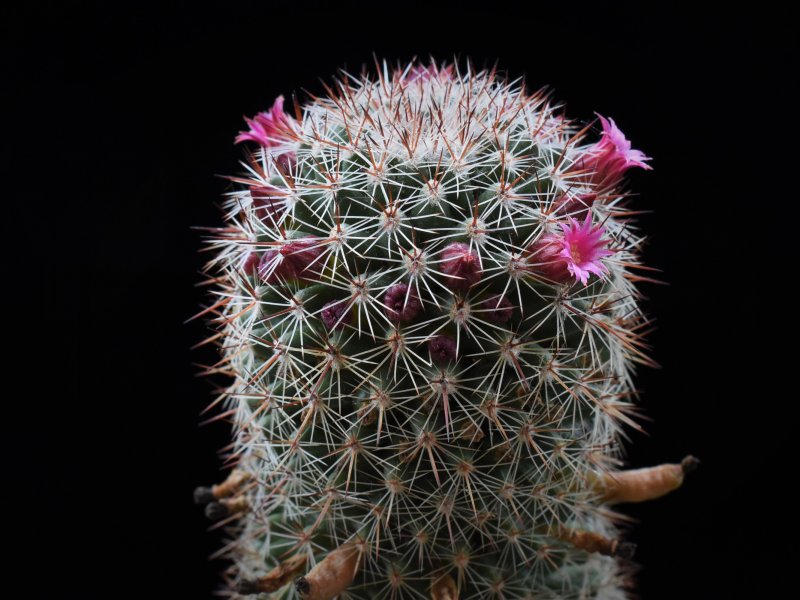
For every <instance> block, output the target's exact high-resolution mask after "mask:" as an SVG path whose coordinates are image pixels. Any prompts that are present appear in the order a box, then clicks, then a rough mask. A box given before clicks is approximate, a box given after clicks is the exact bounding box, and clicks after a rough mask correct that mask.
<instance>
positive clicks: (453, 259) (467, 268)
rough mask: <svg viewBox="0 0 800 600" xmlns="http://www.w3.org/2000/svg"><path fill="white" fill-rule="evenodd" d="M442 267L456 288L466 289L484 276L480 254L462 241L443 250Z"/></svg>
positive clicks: (450, 282)
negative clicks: (479, 259) (479, 258)
mask: <svg viewBox="0 0 800 600" xmlns="http://www.w3.org/2000/svg"><path fill="white" fill-rule="evenodd" d="M441 269H442V273H444V274H445V275H449V281H448V283H449V284H450V285H451V286H453V287H454V288H456V289H462V290H466V289H468V288H470V287H472V286H473V285H475V284H476V283H478V282H479V281H480V280H481V277H482V276H483V273H482V272H481V265H480V262H479V261H478V255H477V254H475V253H474V252H472V251H471V250H470V249H469V246H468V245H467V244H464V243H461V242H453V243H452V244H449V245H448V246H446V247H445V248H444V250H442V262H441Z"/></svg>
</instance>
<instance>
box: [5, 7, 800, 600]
mask: <svg viewBox="0 0 800 600" xmlns="http://www.w3.org/2000/svg"><path fill="white" fill-rule="evenodd" d="M2 10H3V11H4V15H3V17H4V18H3V19H2V27H3V40H4V45H5V46H6V48H5V50H4V51H3V55H2V65H3V72H4V76H3V91H2V96H3V98H4V99H6V100H11V102H12V104H11V106H12V108H11V110H8V111H6V112H4V114H3V121H4V123H5V124H4V135H3V137H4V140H3V150H2V156H1V157H0V158H2V167H3V170H4V171H5V172H6V175H5V176H4V178H3V181H4V187H5V189H6V191H7V194H3V196H4V197H3V201H4V203H5V206H6V207H8V208H10V209H11V210H10V213H8V212H7V213H6V217H4V221H5V226H4V229H5V230H6V233H5V234H4V241H5V242H6V243H7V245H8V250H7V251H6V252H5V257H6V259H5V261H3V264H2V271H3V273H8V275H7V276H6V277H4V281H5V283H6V284H7V285H6V288H7V289H6V293H5V294H4V296H5V299H6V300H7V301H9V307H8V309H7V312H6V315H7V317H6V323H7V325H9V327H7V332H8V335H7V337H6V343H7V345H8V349H9V350H10V352H9V354H10V355H11V356H12V360H13V361H14V362H13V363H12V365H13V369H12V371H11V373H10V374H9V376H8V378H7V382H8V383H10V384H11V387H13V390H11V391H13V393H9V395H8V396H7V397H6V398H5V399H4V401H3V405H4V407H5V410H4V418H3V428H4V430H5V433H4V435H3V440H4V443H5V445H7V449H6V452H5V454H4V458H5V461H4V469H5V470H6V473H7V476H6V481H7V487H8V490H9V491H8V492H7V494H6V496H7V498H6V499H8V500H11V505H12V508H11V509H10V510H9V511H8V512H7V513H6V514H5V515H4V516H5V517H6V521H7V522H8V524H9V525H20V526H21V529H22V533H23V536H22V537H21V538H20V539H19V540H18V541H15V542H13V543H12V542H10V541H9V542H7V544H8V547H7V550H11V552H12V555H13V556H14V557H15V558H17V559H19V563H20V567H21V569H15V570H14V571H13V572H12V573H11V574H10V576H9V577H8V581H9V583H11V584H20V585H22V586H23V587H24V588H25V589H26V590H27V592H26V595H25V596H24V597H47V598H82V599H94V598H98V599H99V598H103V599H106V598H116V599H119V600H122V599H127V598H137V599H144V598H147V599H157V598H158V599H160V598H196V599H200V598H210V597H211V596H212V593H213V591H214V590H215V588H216V586H217V584H218V576H217V572H218V570H220V569H221V564H220V563H218V562H208V560H207V557H208V555H209V554H211V553H212V552H213V551H214V550H216V549H217V548H218V547H219V544H220V540H219V538H218V535H217V534H215V533H209V532H207V531H206V528H207V527H208V522H207V521H206V520H205V519H204V518H203V517H202V514H201V513H202V511H201V510H200V509H198V508H196V507H195V506H193V505H192V501H191V493H192V489H193V487H194V486H195V485H197V484H200V483H210V482H212V481H214V480H217V479H219V478H220V477H221V475H220V472H219V468H220V462H219V460H218V458H217V454H216V452H217V450H218V449H219V448H221V447H222V446H223V445H224V444H225V443H227V441H228V426H227V425H226V424H214V425H210V426H206V427H200V426H199V422H200V421H201V418H200V416H199V412H200V411H201V409H202V408H203V407H204V406H205V405H206V404H207V403H208V402H209V400H210V399H211V397H212V396H211V394H212V391H213V390H212V387H211V385H210V383H209V382H208V381H206V380H203V379H199V378H197V377H195V374H196V372H197V368H196V367H195V366H193V364H192V363H204V364H207V363H209V362H210V361H213V360H214V354H213V351H209V350H199V351H190V350H189V347H190V346H191V345H192V344H194V343H196V342H198V341H199V340H200V339H201V338H202V337H203V336H204V333H205V330H204V327H203V325H202V324H201V323H197V322H194V323H190V324H188V325H185V324H184V323H183V322H184V320H185V319H187V318H188V317H189V316H191V315H192V314H193V313H194V312H195V311H196V310H197V309H198V308H199V307H200V306H201V304H202V303H203V302H205V298H204V291H203V289H201V288H198V287H196V284H197V283H198V281H199V280H200V276H199V274H198V270H199V268H200V266H201V264H202V261H203V257H202V256H200V255H198V254H197V249H198V248H199V247H200V244H201V242H200V236H199V234H198V232H196V231H193V230H192V229H190V228H191V227H192V226H214V225H218V224H219V223H220V214H219V212H218V209H217V208H216V206H215V203H216V202H218V200H219V199H220V197H221V194H222V193H223V192H224V191H225V190H226V182H225V181H224V179H222V178H220V177H218V176H217V175H220V174H222V175H228V174H235V173H237V172H238V171H239V169H240V166H239V164H238V161H239V160H240V158H241V157H242V150H241V148H239V147H234V146H233V144H232V142H233V138H234V136H235V135H236V133H237V132H238V131H239V129H240V128H241V127H242V125H243V123H242V120H241V116H242V115H252V114H254V113H255V112H257V111H259V110H263V109H265V108H266V107H268V106H269V105H271V102H272V99H273V98H274V97H275V96H276V95H278V94H281V93H282V94H286V95H287V96H288V95H289V94H291V93H292V92H293V91H297V92H299V93H300V94H301V97H302V92H301V90H302V89H303V88H305V89H308V90H310V91H312V92H319V91H321V89H322V86H321V84H320V83H319V78H320V77H323V78H326V77H328V78H329V76H330V75H332V74H334V72H335V70H336V69H337V68H339V67H347V68H350V69H354V70H358V69H359V68H360V66H361V64H362V63H365V62H366V63H369V62H371V60H372V53H373V52H375V53H376V54H377V55H378V56H380V57H386V58H388V59H392V60H395V59H402V60H407V59H410V58H411V57H412V56H413V55H421V56H427V55H429V54H433V55H434V56H436V57H437V58H439V59H444V58H449V57H452V56H453V55H454V54H456V55H458V56H459V57H461V58H465V57H471V58H472V59H473V60H474V61H475V63H476V64H478V65H479V66H480V65H490V64H491V63H493V62H494V61H495V60H497V61H498V64H499V66H500V68H502V69H505V70H507V71H508V72H509V73H510V74H511V75H521V74H526V75H527V81H528V84H529V86H531V87H536V88H538V87H540V86H542V85H550V86H552V87H553V88H554V90H555V96H554V98H555V99H556V100H559V101H563V102H565V103H566V110H567V112H568V114H569V115H570V116H573V117H579V118H584V119H591V118H592V117H593V111H595V110H597V111H599V112H601V113H602V114H604V115H610V116H612V117H614V118H615V119H616V121H617V123H618V124H619V125H620V127H621V128H622V129H623V131H625V133H626V134H627V135H628V136H629V137H630V138H631V139H632V140H633V143H634V147H636V148H641V149H642V150H644V151H645V152H646V153H647V154H648V155H650V156H652V157H654V158H653V161H652V165H653V167H654V170H653V171H652V172H649V173H644V172H638V173H634V174H633V176H632V182H631V188H632V189H633V190H634V191H636V192H638V193H639V195H640V197H639V198H637V199H636V201H635V206H636V207H638V208H640V209H643V210H651V211H652V212H651V213H649V214H646V215H643V217H642V219H641V222H642V225H643V227H644V229H645V230H646V231H647V232H648V233H649V235H650V245H649V246H648V247H647V249H646V258H647V261H648V263H649V264H651V265H653V266H656V267H658V268H660V269H662V270H663V274H662V277H663V279H664V280H665V281H667V282H669V285H667V286H656V285H648V286H645V291H646V293H647V295H648V296H649V299H648V300H647V302H646V308H647V310H648V311H649V313H650V314H651V315H653V316H654V317H655V318H656V320H657V323H658V329H657V330H656V331H655V332H654V333H653V335H652V336H651V338H650V339H651V341H652V343H653V346H654V349H653V356H654V357H655V359H656V360H657V361H658V362H659V363H660V364H661V365H662V368H661V369H659V370H642V372H641V373H640V376H639V379H638V381H639V383H640V385H641V389H642V390H643V392H644V393H643V396H642V406H643V408H644V410H645V412H646V414H647V415H648V417H650V418H652V419H653V422H652V423H646V428H647V430H648V432H649V435H648V436H644V435H638V434H632V435H631V438H632V443H631V444H630V455H629V458H630V462H631V464H632V465H634V466H644V465H650V464H655V463H658V462H662V461H675V460H679V459H680V458H681V457H682V456H683V455H685V454H686V453H689V452H691V453H694V454H696V455H697V456H699V457H700V458H701V459H702V460H703V465H702V468H701V470H700V471H699V472H698V473H697V474H696V476H693V477H692V478H691V481H690V482H689V483H688V485H687V486H686V487H685V488H684V489H682V490H681V491H679V492H677V493H675V494H673V495H672V496H670V497H667V498H665V499H663V500H659V501H657V502H652V503H650V504H647V505H643V506H635V507H631V508H630V509H629V510H628V513H629V514H630V515H632V516H633V517H635V518H637V519H639V520H640V523H639V524H638V525H636V526H635V527H633V529H632V531H631V533H630V538H631V539H632V540H634V541H635V542H637V543H638V545H639V550H638V554H637V560H638V561H639V562H640V564H642V565H643V566H642V569H641V572H640V574H639V576H638V581H639V588H638V589H639V592H640V594H641V596H642V597H643V598H644V599H646V600H655V599H658V598H670V599H674V598H686V599H687V600H688V599H690V598H691V599H707V598H761V597H763V598H769V597H785V596H788V595H790V594H791V587H789V585H788V583H787V582H788V580H789V579H790V575H791V571H792V570H793V569H794V568H796V565H797V564H798V559H800V556H799V555H798V551H797V541H796V540H797V534H798V530H797V525H796V522H797V516H796V514H797V496H796V494H795V493H794V492H792V491H791V486H792V485H795V484H796V482H797V479H798V477H797V473H796V470H795V469H796V465H795V463H796V461H792V462H791V463H790V461H789V458H790V457H791V456H792V455H794V454H796V452H795V444H796V439H797V433H796V428H797V423H798V420H797V418H796V417H797V410H796V408H795V405H796V403H797V402H798V400H799V399H798V393H797V389H796V385H794V382H795V371H794V369H792V367H791V362H792V361H791V359H792V358H793V353H794V350H793V348H792V346H791V343H792V342H793V335H794V331H796V326H795V321H796V318H795V316H794V314H793V313H794V312H795V311H796V310H797V308H796V301H795V298H796V295H795V293H793V292H791V291H790V287H789V286H790V284H791V283H792V282H793V281H794V280H795V272H796V270H797V264H798V263H797V252H796V251H795V250H794V244H795V243H796V242H795V238H796V237H797V233H796V231H795V230H796V216H797V211H796V209H795V207H794V205H795V204H796V203H797V202H798V198H797V192H796V189H797V184H796V182H795V178H796V173H797V168H796V167H795V164H794V163H795V162H796V151H794V150H793V149H792V144H795V143H796V142H797V139H796V136H795V135H794V133H793V130H794V121H795V120H796V119H797V116H798V115H797V110H796V100H795V97H794V96H793V95H792V94H793V93H792V90H790V84H792V83H796V80H797V73H798V61H797V53H796V50H797V46H796V39H795V38H794V37H793V36H796V31H794V30H793V27H794V24H795V23H796V20H795V19H794V17H793V15H791V14H789V13H788V12H786V11H784V10H778V9H774V8H772V7H770V6H768V5H766V4H764V3H762V2H759V3H752V5H750V6H749V7H748V8H746V9H732V8H730V7H728V8H724V9H719V10H717V9H713V8H703V7H701V6H700V3H695V4H689V5H675V4H672V3H660V4H659V5H658V6H654V7H650V8H643V7H641V6H635V5H628V4H622V3H613V4H603V3H597V2H596V3H592V4H591V5H590V7H581V6H580V5H577V4H573V3H569V5H565V6H564V7H563V8H561V9H557V8H553V6H551V5H549V3H548V4H545V3H537V2H526V3H524V4H521V5H519V6H514V5H513V4H512V3H510V2H482V3H471V2H461V3H453V4H451V5H444V4H442V5H437V6H435V7H434V6H433V5H431V4H430V3H427V2H395V3H388V2H387V3H385V4H383V5H382V6H381V5H380V3H379V2H377V1H376V2H361V3H349V4H348V3H345V2H335V3H321V2H309V1H302V0H297V1H295V2H280V3H277V2H268V1H262V2H258V3H254V4H253V5H252V6H246V5H241V4H236V5H232V4H230V3H220V4H217V5H203V6H201V5H200V3H185V4H180V5H170V6H169V7H167V8H165V7H164V6H162V7H160V8H155V7H148V8H146V9H145V8H143V6H142V5H141V4H138V3H137V4H136V5H127V6H126V5H122V4H119V3H114V4H111V3H109V5H104V4H102V3H99V2H98V3H83V5H82V6H81V7H79V8H76V7H67V6H51V5H46V4H39V3H33V4H27V5H26V7H24V8H20V7H16V9H15V10H14V13H13V14H12V13H11V12H9V10H10V9H9V7H8V6H6V8H3V9H2ZM14 266H17V267H21V269H20V270H21V271H22V276H21V277H19V276H18V275H16V274H15V275H13V276H12V275H11V270H10V267H14ZM773 334H775V335H773ZM794 339H796V338H794ZM781 341H783V342H789V344H790V345H789V346H788V348H787V347H784V346H783V345H781V343H779V342H781ZM15 359H16V360H15ZM26 509H31V511H30V512H29V511H28V510H26Z"/></svg>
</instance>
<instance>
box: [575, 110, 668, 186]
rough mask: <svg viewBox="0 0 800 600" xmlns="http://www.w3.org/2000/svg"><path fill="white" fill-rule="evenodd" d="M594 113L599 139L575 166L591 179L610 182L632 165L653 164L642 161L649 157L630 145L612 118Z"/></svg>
mask: <svg viewBox="0 0 800 600" xmlns="http://www.w3.org/2000/svg"><path fill="white" fill-rule="evenodd" d="M597 116H598V117H600V122H601V123H602V124H603V133H602V134H601V137H600V141H598V142H597V143H596V144H595V145H594V146H592V147H591V148H589V149H588V150H587V151H586V154H585V155H584V157H583V158H582V159H580V160H579V161H578V162H577V166H578V168H579V169H581V170H583V169H585V170H587V171H590V175H589V177H590V180H591V181H592V182H593V183H597V184H604V185H608V186H613V185H616V184H617V183H619V181H620V180H621V179H622V176H623V175H624V174H625V171H627V170H628V169H630V168H632V167H640V168H642V169H647V170H650V169H652V168H653V167H651V166H650V165H648V164H645V161H647V160H650V157H649V156H645V155H644V153H643V152H642V151H641V150H633V149H631V143H630V142H629V141H628V140H627V139H625V134H623V133H622V131H620V130H619V128H618V127H617V124H616V123H614V119H608V120H606V119H605V118H604V117H602V116H600V115H599V114H598V115H597Z"/></svg>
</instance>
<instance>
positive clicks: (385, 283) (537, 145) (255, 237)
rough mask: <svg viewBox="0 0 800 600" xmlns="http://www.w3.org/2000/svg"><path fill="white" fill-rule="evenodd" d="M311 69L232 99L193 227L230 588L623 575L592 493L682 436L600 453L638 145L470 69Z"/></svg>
mask: <svg viewBox="0 0 800 600" xmlns="http://www.w3.org/2000/svg"><path fill="white" fill-rule="evenodd" d="M326 91H327V94H326V95H325V96H322V97H312V98H311V99H310V101H309V102H307V103H306V104H305V105H303V106H299V105H298V104H297V103H295V106H294V107H293V108H292V109H290V110H287V107H286V104H285V103H284V100H283V98H278V99H277V100H276V101H275V103H274V105H273V106H272V108H271V109H270V110H268V111H266V112H263V113H260V114H258V115H256V116H255V117H253V118H252V119H247V126H248V129H247V131H245V132H242V133H241V134H240V136H239V137H238V138H237V141H238V142H243V143H246V144H247V147H248V148H249V151H250V153H249V154H248V157H247V160H246V162H245V163H244V169H245V171H244V174H243V175H242V176H241V177H236V178H232V179H233V181H234V182H235V184H236V189H235V190H234V191H232V192H230V193H229V194H228V195H227V197H226V200H225V205H224V207H225V212H226V225H225V226H224V227H223V228H220V229H217V230H214V231H213V234H212V235H211V237H210V241H209V245H210V248H211V249H212V251H213V258H212V260H211V261H210V262H209V264H208V273H209V276H210V279H211V281H212V282H213V283H214V284H215V291H214V298H213V302H212V304H211V305H210V306H209V307H208V308H207V309H206V310H205V311H204V314H207V315H211V316H212V318H213V322H214V323H215V324H216V326H217V328H218V333H217V334H216V335H214V336H213V338H211V340H212V341H214V342H215V343H218V344H219V346H220V348H221V360H220V361H219V363H218V364H216V365H213V366H212V367H210V368H209V369H208V371H209V373H215V374H219V373H221V374H225V375H228V376H230V378H231V382H232V383H230V385H229V387H228V388H227V390H226V391H225V393H224V395H223V396H221V397H220V398H219V399H218V401H217V402H218V403H221V404H222V405H223V407H224V409H223V413H222V414H223V415H224V416H225V417H227V418H229V419H230V421H231V422H232V423H233V431H234V440H233V444H232V446H231V448H230V452H229V461H230V463H231V465H232V466H234V467H235V468H234V470H233V471H232V473H231V476H230V478H229V479H228V480H227V481H226V482H224V483H222V484H219V485H217V486H214V487H212V488H200V489H199V490H198V493H197V500H198V502H201V503H205V504H206V511H207V513H208V514H209V516H211V517H212V518H217V519H222V521H223V523H225V524H226V525H227V531H228V532H229V534H230V537H231V539H230V543H229V544H228V545H227V546H226V547H225V548H224V550H223V552H224V554H226V555H227V556H229V557H230V558H231V559H232V567H231V569H230V571H229V582H228V583H229V584H230V588H231V589H232V590H233V592H232V593H233V595H234V596H248V595H251V594H259V593H261V594H270V593H271V594H272V595H271V596H269V597H270V598H301V599H304V600H329V599H331V598H334V597H336V596H338V597H341V598H352V599H364V600H367V599H375V598H391V599H398V600H399V599H403V598H434V599H437V600H446V599H450V600H455V599H456V598H460V599H468V598H474V599H478V598H498V599H505V600H512V599H517V598H519V599H523V598H526V599H527V598H537V599H542V598H552V599H556V598H561V599H566V598H575V599H578V598H617V597H624V591H623V588H624V583H625V580H626V562H625V561H626V559H627V558H630V555H631V553H632V545H630V544H628V543H626V542H624V541H621V540H619V539H618V537H619V536H618V531H617V528H616V527H615V525H614V521H613V513H612V512H611V510H610V509H609V506H610V505H611V504H612V503H614V502H623V501H631V500H636V501H639V500H643V499H647V498H649V497H655V496H657V495H660V494H661V493H666V491H669V489H672V488H674V487H677V485H680V481H682V476H683V473H684V472H685V471H686V470H688V468H689V467H690V466H691V465H690V464H689V463H692V461H691V460H688V459H687V461H685V462H686V464H684V465H682V466H681V465H663V466H661V467H655V468H654V470H651V471H652V472H647V473H644V472H617V471H616V470H615V469H616V467H617V466H618V464H619V456H620V448H619V444H618V437H619V433H620V431H621V428H622V427H624V426H626V425H630V426H636V424H635V421H634V416H635V407H634V405H633V396H634V387H633V383H632V376H633V370H634V367H635V366H636V365H637V364H648V363H649V360H648V358H647V357H646V355H645V353H644V350H645V346H644V343H643V340H642V335H643V333H644V332H645V330H646V329H647V328H648V321H647V319H646V318H645V317H644V316H643V315H642V313H641V311H640V309H639V306H638V305H637V299H638V298H639V294H638V291H637V289H636V287H635V286H636V283H637V282H638V281H640V280H642V279H645V277H643V275H641V273H642V272H643V271H642V269H644V267H643V266H642V265H641V264H640V259H639V247H640V245H641V242H642V238H641V237H640V236H639V234H638V233H637V231H636V229H635V228H634V226H633V224H632V223H631V216H632V214H633V213H632V212H631V211H630V209H629V208H628V201H627V198H626V195H625V194H624V192H623V190H622V186H623V178H624V174H625V172H626V171H627V170H628V169H630V168H636V167H638V168H643V169H649V168H650V167H649V166H648V164H647V161H649V158H648V157H646V156H644V154H642V153H641V152H639V151H637V150H633V149H631V145H630V142H628V140H627V139H626V138H625V136H624V135H623V134H622V132H621V131H620V130H619V129H618V128H617V126H616V124H615V123H614V122H613V121H612V120H609V119H605V118H604V117H599V121H598V122H594V123H590V124H587V125H581V124H577V123H575V122H573V121H570V120H568V119H567V118H566V117H564V116H563V115H562V114H561V113H560V112H559V110H558V107H557V106H555V105H553V104H552V103H550V101H549V98H548V95H547V94H545V93H543V92H541V91H540V92H535V93H528V92H527V91H526V90H525V89H524V88H523V87H522V86H521V85H520V83H519V82H518V81H509V80H506V79H503V78H501V77H500V76H499V75H498V74H497V73H496V72H494V71H484V72H476V71H474V70H472V69H469V68H468V69H467V70H466V71H463V72H462V71H460V70H459V69H458V67H457V66H455V65H446V66H443V67H439V66H437V65H435V64H431V65H429V66H422V65H418V64H416V63H413V64H411V65H408V66H406V67H405V68H400V69H395V70H391V69H389V67H388V66H387V65H386V64H385V63H384V64H383V65H379V67H378V69H377V72H376V74H375V75H374V76H369V75H362V76H359V77H356V76H351V75H348V74H345V75H343V77H342V79H340V80H339V81H337V82H335V83H334V84H333V85H332V86H330V87H329V88H327V90H326ZM597 125H599V127H597ZM598 129H599V135H595V131H597V130H598ZM593 138H594V139H593ZM692 464H693V463H692ZM626 478H627V479H626ZM654 482H655V483H654ZM676 482H677V483H676ZM659 485H660V486H661V487H660V488H659V487H658V486H659ZM637 486H638V487H637ZM626 494H627V496H626ZM634 496H635V497H634ZM265 597H266V596H265Z"/></svg>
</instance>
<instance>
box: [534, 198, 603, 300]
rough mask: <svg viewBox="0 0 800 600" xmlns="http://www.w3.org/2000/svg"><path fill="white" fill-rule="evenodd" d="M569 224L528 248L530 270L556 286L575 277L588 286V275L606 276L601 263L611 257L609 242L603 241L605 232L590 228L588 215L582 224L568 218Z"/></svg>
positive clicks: (563, 224)
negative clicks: (531, 262)
mask: <svg viewBox="0 0 800 600" xmlns="http://www.w3.org/2000/svg"><path fill="white" fill-rule="evenodd" d="M569 220H570V222H569V223H561V229H562V233H560V234H549V235H545V236H542V237H541V238H540V239H539V240H537V241H536V242H534V244H533V245H532V246H531V247H530V248H529V252H530V253H531V255H532V259H533V261H534V262H533V264H532V269H533V270H534V271H535V272H537V273H539V274H540V275H542V276H544V277H545V278H546V279H549V280H550V281H553V282H556V283H566V282H567V281H569V279H570V278H571V277H575V280H576V281H580V282H581V283H582V284H583V285H587V284H588V281H589V275H590V274H591V273H594V274H595V275H597V276H598V277H602V275H603V274H604V273H606V272H607V268H606V266H605V265H604V264H603V262H602V261H601V259H602V258H604V257H606V256H609V255H611V254H613V253H612V252H611V250H609V249H608V242H609V240H608V239H604V238H603V234H604V233H605V229H603V228H602V227H601V226H599V225H598V226H594V227H593V226H592V216H591V214H587V215H586V219H585V220H584V222H583V223H578V221H576V220H575V219H573V218H571V217H570V219H569Z"/></svg>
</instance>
